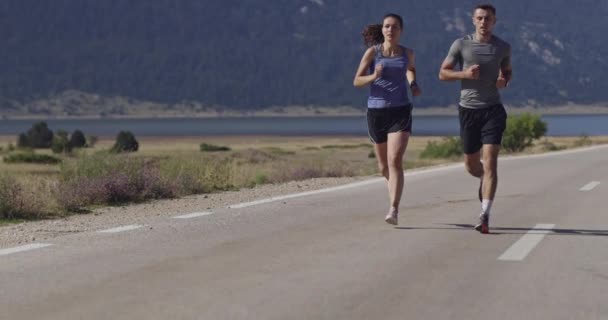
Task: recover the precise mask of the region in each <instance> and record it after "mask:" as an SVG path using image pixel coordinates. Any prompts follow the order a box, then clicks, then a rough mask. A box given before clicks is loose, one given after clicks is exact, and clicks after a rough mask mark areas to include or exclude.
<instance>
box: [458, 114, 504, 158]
mask: <svg viewBox="0 0 608 320" xmlns="http://www.w3.org/2000/svg"><path fill="white" fill-rule="evenodd" d="M458 117H459V119H460V138H461V139H462V145H463V149H464V153H465V154H472V153H475V152H477V151H479V150H480V149H481V146H482V145H484V144H501V143H502V134H503V132H504V131H505V128H506V127H507V112H506V111H505V108H504V106H503V105H502V104H497V105H493V106H491V107H488V108H484V109H471V108H464V107H462V106H460V107H459V108H458Z"/></svg>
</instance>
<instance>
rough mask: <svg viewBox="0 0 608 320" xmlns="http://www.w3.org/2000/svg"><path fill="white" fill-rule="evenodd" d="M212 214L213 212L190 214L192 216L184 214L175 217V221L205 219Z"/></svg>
mask: <svg viewBox="0 0 608 320" xmlns="http://www.w3.org/2000/svg"><path fill="white" fill-rule="evenodd" d="M210 214H213V212H209V211H206V212H194V213H190V214H184V215H181V216H175V217H173V219H191V218H198V217H204V216H208V215H210Z"/></svg>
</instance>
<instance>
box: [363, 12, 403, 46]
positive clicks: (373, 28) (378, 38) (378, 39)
mask: <svg viewBox="0 0 608 320" xmlns="http://www.w3.org/2000/svg"><path fill="white" fill-rule="evenodd" d="M386 18H395V19H397V21H398V22H399V27H401V29H403V18H401V16H400V15H398V14H395V13H388V14H386V15H384V17H382V21H384V19H386ZM361 35H362V36H363V43H364V44H365V46H366V47H371V46H374V45H377V44H380V43H382V42H384V36H383V35H382V24H370V25H368V26H366V27H365V28H363V32H361Z"/></svg>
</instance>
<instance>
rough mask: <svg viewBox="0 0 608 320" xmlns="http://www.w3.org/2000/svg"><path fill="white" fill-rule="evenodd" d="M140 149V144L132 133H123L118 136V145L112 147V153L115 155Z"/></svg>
mask: <svg viewBox="0 0 608 320" xmlns="http://www.w3.org/2000/svg"><path fill="white" fill-rule="evenodd" d="M138 149H139V143H138V142H137V140H136V139H135V136H134V135H133V133H131V132H130V131H121V132H119V133H118V136H116V143H114V146H113V147H112V149H111V151H112V152H115V153H120V152H135V151H137V150H138Z"/></svg>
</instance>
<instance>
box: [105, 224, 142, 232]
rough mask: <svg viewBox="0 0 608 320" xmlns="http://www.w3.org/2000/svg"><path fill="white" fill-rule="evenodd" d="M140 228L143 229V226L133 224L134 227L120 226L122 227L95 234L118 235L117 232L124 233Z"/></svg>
mask: <svg viewBox="0 0 608 320" xmlns="http://www.w3.org/2000/svg"><path fill="white" fill-rule="evenodd" d="M141 227H143V226H142V225H138V224H134V225H130V226H122V227H117V228H112V229H107V230H101V231H97V232H99V233H118V232H125V231H131V230H135V229H139V228H141Z"/></svg>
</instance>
